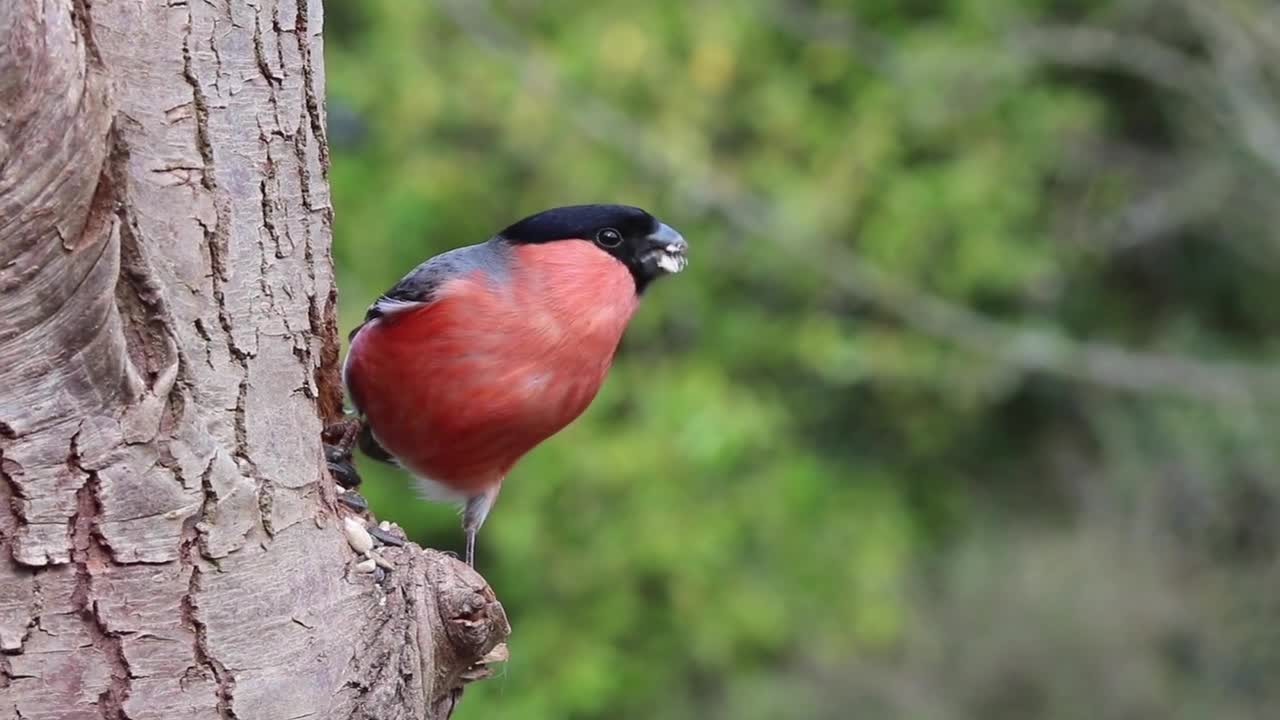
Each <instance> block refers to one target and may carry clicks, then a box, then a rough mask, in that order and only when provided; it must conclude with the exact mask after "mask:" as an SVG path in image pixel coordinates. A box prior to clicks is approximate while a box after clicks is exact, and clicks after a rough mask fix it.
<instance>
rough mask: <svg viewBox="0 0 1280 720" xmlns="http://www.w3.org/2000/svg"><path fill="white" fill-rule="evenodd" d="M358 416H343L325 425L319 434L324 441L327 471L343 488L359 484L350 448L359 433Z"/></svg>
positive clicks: (358, 476) (358, 475) (359, 422)
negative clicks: (341, 418) (343, 417)
mask: <svg viewBox="0 0 1280 720" xmlns="http://www.w3.org/2000/svg"><path fill="white" fill-rule="evenodd" d="M360 425H361V421H360V419H359V418H350V417H349V418H345V419H343V420H339V421H338V422H336V423H334V424H332V425H330V426H328V427H326V428H325V429H324V432H322V433H321V434H320V438H321V440H322V441H323V443H324V459H325V462H326V463H328V465H329V473H330V474H332V475H333V479H334V481H335V482H337V483H338V484H339V485H341V486H342V487H344V488H353V487H356V486H358V485H359V484H360V474H359V473H357V472H356V465H355V460H354V459H353V458H352V456H351V449H352V448H353V447H354V446H355V442H356V438H357V437H358V436H359V434H360Z"/></svg>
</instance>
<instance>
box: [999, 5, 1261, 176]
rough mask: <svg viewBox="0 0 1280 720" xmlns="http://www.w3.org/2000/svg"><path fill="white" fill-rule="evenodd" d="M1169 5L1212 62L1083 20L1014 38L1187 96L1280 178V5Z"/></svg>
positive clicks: (1024, 46) (1034, 51)
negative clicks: (1277, 72) (1279, 11)
mask: <svg viewBox="0 0 1280 720" xmlns="http://www.w3.org/2000/svg"><path fill="white" fill-rule="evenodd" d="M1169 5H1170V6H1171V7H1174V8H1176V9H1178V10H1179V11H1180V12H1181V13H1182V14H1183V15H1184V16H1185V17H1186V19H1187V24H1188V27H1189V29H1190V30H1191V31H1192V32H1193V33H1195V34H1196V35H1197V36H1198V37H1199V39H1200V40H1201V41H1203V43H1204V44H1205V46H1206V47H1207V48H1208V56H1209V57H1208V59H1207V60H1200V59H1197V58H1195V57H1192V56H1191V55H1189V54H1188V53H1186V52H1183V51H1182V50H1179V49H1177V48H1175V47H1173V46H1171V45H1169V44H1167V43H1164V42H1162V41H1161V40H1159V39H1158V38H1156V37H1154V36H1152V35H1146V34H1136V33H1124V32H1117V31H1115V30H1111V29H1108V28H1101V27H1089V26H1083V25H1077V26H1067V27H1062V26H1038V27H1031V28H1023V29H1021V30H1019V31H1018V32H1017V33H1016V35H1014V36H1013V37H1012V40H1011V42H1012V45H1013V47H1014V48H1015V50H1017V51H1019V52H1022V53H1023V54H1025V55H1027V56H1028V57H1030V58H1032V59H1035V60H1038V61H1041V62H1049V63H1054V64H1058V65H1064V66H1071V67H1082V68H1089V69H1099V70H1101V69H1106V70H1114V71H1119V72H1123V73H1126V74H1129V75H1131V76H1133V77H1135V78H1138V79H1140V80H1143V81H1145V82H1147V83H1149V84H1151V85H1152V86H1154V87H1157V88H1160V89H1162V90H1165V91H1167V92H1171V93H1175V94H1177V95H1179V96H1180V97H1181V98H1182V99H1184V100H1186V101H1187V102H1188V103H1189V105H1190V106H1191V107H1193V108H1196V109H1197V110H1199V111H1201V112H1203V113H1204V114H1205V115H1206V116H1207V117H1208V118H1209V119H1210V120H1211V121H1212V122H1213V123H1214V124H1215V125H1216V126H1218V127H1219V129H1220V130H1222V131H1223V132H1225V133H1226V135H1225V137H1226V138H1227V139H1230V140H1232V141H1235V142H1238V143H1239V144H1240V146H1241V147H1243V148H1244V149H1245V150H1246V151H1248V152H1249V153H1250V154H1251V155H1252V156H1253V157H1254V158H1256V159H1257V160H1258V161H1259V162H1260V163H1261V164H1262V165H1263V167H1264V168H1266V169H1267V171H1268V172H1269V174H1271V175H1273V176H1274V178H1273V179H1280V97H1278V96H1277V93H1276V90H1275V88H1274V87H1273V85H1274V82H1275V81H1274V79H1273V80H1272V82H1270V83H1269V82H1268V78H1267V73H1268V69H1270V70H1271V72H1274V68H1276V67H1277V66H1278V65H1280V28H1277V27H1276V24H1277V21H1276V19H1275V17H1276V13H1275V11H1274V10H1272V11H1271V12H1270V13H1269V14H1268V13H1264V12H1262V11H1261V8H1256V7H1255V9H1257V10H1258V12H1256V13H1253V12H1252V11H1251V10H1250V6H1251V5H1254V4H1252V3H1248V2H1237V3H1229V5H1230V8H1228V7H1226V6H1227V5H1228V3H1220V2H1203V0H1176V2H1172V3H1169Z"/></svg>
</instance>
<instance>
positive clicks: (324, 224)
mask: <svg viewBox="0 0 1280 720" xmlns="http://www.w3.org/2000/svg"><path fill="white" fill-rule="evenodd" d="M321 23H322V18H321V6H320V2H319V0H296V2H295V1H291V0H280V1H273V0H264V1H263V2H261V3H260V4H258V5H250V4H249V3H247V2H243V1H241V0H232V1H231V2H229V3H188V2H183V1H182V0H170V2H169V3H167V4H166V3H163V2H154V1H148V2H136V3H125V2H119V1H108V0H97V1H96V2H89V1H88V0H13V2H3V3H0V308H2V309H3V310H2V311H0V720H8V719H9V718H28V719H29V718H82V717H83V718H132V719H133V720H141V719H144V718H173V717H182V718H239V719H240V720H248V719H250V718H270V719H272V720H275V719H278V718H295V717H308V716H310V717H317V718H321V717H323V718H344V717H350V718H357V717H359V718H364V717H378V718H443V717H447V716H448V714H449V712H450V711H451V708H452V705H453V703H454V702H455V701H456V699H457V695H458V692H459V691H460V688H461V687H462V685H463V683H465V682H467V681H468V680H471V679H475V678H478V677H481V676H483V675H484V674H485V671H484V668H483V664H482V665H479V666H477V664H476V663H477V662H478V661H480V660H481V658H483V657H484V656H486V654H490V653H491V652H492V651H493V650H494V648H495V647H497V646H498V645H499V643H500V642H501V641H502V640H503V639H504V638H505V636H506V633H507V631H508V628H507V624H506V619H505V616H504V615H503V613H502V608H501V605H500V604H499V603H498V602H497V600H496V598H494V596H493V593H492V591H491V590H490V589H489V588H488V586H487V585H486V584H485V583H484V581H483V580H482V579H481V578H480V577H479V576H477V575H475V573H474V572H472V571H471V570H470V569H469V568H467V567H466V566H465V565H462V564H461V563H459V562H458V561H457V560H455V559H453V558H452V557H449V556H446V555H443V554H440V553H435V552H431V551H423V550H422V549H420V548H417V547H414V546H412V545H408V546H406V547H404V548H386V549H384V550H383V551H382V557H383V558H385V559H387V560H389V561H390V562H391V563H392V564H393V565H394V570H393V571H392V572H391V573H390V574H389V575H388V576H387V577H386V579H385V580H384V581H383V582H381V583H378V582H375V579H374V575H372V574H369V573H360V572H357V571H356V570H355V569H354V565H355V561H356V560H357V559H358V558H357V557H356V556H355V554H354V553H353V551H352V550H351V549H350V547H349V546H348V545H347V542H346V539H345V537H344V535H343V534H342V532H341V522H340V512H341V511H340V510H339V509H338V505H337V504H336V503H335V502H334V494H333V484H332V482H331V480H330V478H329V477H328V474H327V472H326V470H325V464H324V459H323V453H322V449H321V446H320V431H321V427H322V425H323V422H324V421H328V420H333V419H335V418H336V417H337V416H338V414H339V413H340V409H341V391H340V388H339V386H338V381H337V359H338V352H337V347H338V346H337V339H336V338H337V336H336V327H335V320H334V314H335V313H334V305H335V297H336V296H335V290H334V287H333V273H332V263H331V257H330V228H331V224H332V212H331V209H330V206H329V195H328V184H327V181H326V172H327V167H328V153H327V147H326V144H325V137H324V106H323V84H324V71H323V64H322V60H321V58H322V52H321V45H320V30H321ZM495 658H496V656H494V655H490V659H491V660H492V659H495Z"/></svg>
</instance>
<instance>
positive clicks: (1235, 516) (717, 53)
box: [325, 0, 1280, 720]
mask: <svg viewBox="0 0 1280 720" xmlns="http://www.w3.org/2000/svg"><path fill="white" fill-rule="evenodd" d="M326 11H327V17H326V27H325V40H326V62H327V73H328V92H329V105H328V110H329V121H330V129H329V133H330V134H329V137H330V140H331V142H332V149H333V153H332V173H331V180H332V183H333V191H334V206H335V208H336V211H337V222H336V231H335V255H336V260H337V269H338V279H339V286H340V287H341V289H342V292H341V302H342V306H341V317H340V322H341V326H342V331H343V334H344V335H345V333H346V332H347V331H348V330H349V329H350V328H352V327H354V325H355V324H356V323H357V322H358V320H359V318H360V317H361V315H362V313H363V311H364V308H365V307H366V305H367V304H368V303H369V302H370V301H372V299H373V298H374V297H376V295H377V294H378V293H379V292H381V291H382V290H383V289H385V288H386V287H387V286H389V285H390V284H391V283H393V282H394V281H395V280H396V279H398V278H399V277H400V276H401V275H402V274H403V273H404V272H406V271H407V270H409V269H410V268H411V267H413V266H414V265H416V264H417V263H418V262H420V261H421V260H423V259H424V258H426V257H428V256H430V255H432V254H435V253H437V252H440V251H442V250H445V249H448V248H450V247H454V246H457V245H463V244H470V243H473V242H478V241H481V240H483V239H485V238H486V237H488V236H489V235H490V234H491V233H493V232H495V231H496V230H497V229H499V228H501V227H502V226H504V225H506V224H508V223H510V222H512V221H514V220H516V219H518V218H520V217H522V216H524V215H526V214H528V213H531V212H534V211H536V210H540V209H543V208H546V207H549V206H553V205H561V204H571V203H580V202H601V201H603V202H624V203H629V204H635V205H640V206H643V207H645V208H647V209H650V210H652V211H653V212H654V213H655V214H657V215H658V216H659V217H661V218H663V219H664V220H666V221H668V222H669V223H671V224H672V225H674V226H675V227H676V228H678V229H679V230H681V231H682V232H683V233H684V235H685V236H686V237H687V238H688V239H689V240H690V242H691V245H692V256H691V257H692V264H691V266H690V268H689V270H688V271H686V272H685V273H684V274H682V275H679V276H677V277H675V278H672V279H668V280H664V281H661V282H660V283H658V284H656V285H655V286H654V287H653V288H652V290H651V291H650V293H648V294H647V296H646V298H645V302H644V303H643V307H642V308H641V311H640V313H639V315H638V317H637V318H636V320H635V322H634V324H633V325H632V327H631V329H630V330H629V331H628V334H627V336H626V339H625V341H624V344H623V348H622V351H621V353H620V356H619V359H618V363H617V365H616V367H615V369H614V371H613V373H612V374H611V376H610V379H609V381H608V383H607V384H606V386H605V388H604V390H603V391H602V393H601V395H600V396H599V398H598V399H597V400H596V402H595V404H594V405H593V406H592V407H591V409H590V410H589V411H588V412H587V413H586V415H585V416H584V417H582V418H581V419H580V420H579V421H578V422H576V423H575V424H574V425H572V426H571V427H570V428H569V429H567V430H566V431H564V432H563V433H562V434H560V435H558V436H556V437H555V438H554V439H552V440H551V441H549V442H547V443H546V444H545V445H543V446H542V447H540V448H539V449H537V450H536V451H534V452H533V453H532V454H531V455H530V456H529V457H528V458H527V459H526V460H525V461H524V462H523V463H522V464H520V465H519V466H517V468H516V470H515V471H514V473H513V474H512V476H511V477H510V478H509V479H508V481H507V483H506V485H505V487H504V490H503V493H502V496H501V498H500V499H499V501H498V504H497V506H496V508H495V510H494V512H493V514H492V515H491V516H490V518H489V521H488V523H487V524H486V526H485V528H484V531H483V532H482V533H481V535H480V541H479V549H478V555H479V563H478V564H479V568H480V570H481V571H482V572H483V573H484V575H485V576H486V578H488V579H489V580H490V582H491V583H492V585H493V587H494V588H495V589H496V591H497V592H498V595H499V596H500V598H501V599H502V601H503V603H504V604H505V606H506V608H507V611H508V613H509V615H510V617H511V620H512V625H513V628H514V630H513V635H512V638H511V650H512V658H511V661H510V662H509V663H508V664H507V665H506V666H505V668H504V669H503V670H502V671H501V674H500V675H499V676H498V677H497V678H495V679H493V680H490V681H488V682H484V683H480V684H477V685H474V686H472V687H471V688H470V689H468V690H467V693H466V697H465V699H464V701H463V702H462V704H461V706H460V709H459V712H458V713H457V717H459V718H462V719H464V720H466V719H478V718H521V719H527V720H542V719H547V720H550V719H552V718H555V719H562V718H575V719H576V718H583V719H586V718H664V719H666V718H671V719H673V720H681V719H684V718H726V719H727V718H735V719H737V718H747V719H753V718H848V717H858V718H922V719H930V718H937V719H951V718H984V719H994V720H1005V719H1008V720H1014V719H1018V720H1024V719H1026V718H1050V719H1057V718H1080V719H1082V720H1083V719H1085V718H1090V719H1093V718H1103V719H1110V718H1118V719H1129V718H1134V719H1136V718H1213V719H1215V720H1231V719H1234V718H1242V719H1243V718H1260V717H1276V716H1277V712H1280V711H1276V710H1275V708H1276V707H1277V702H1280V683H1277V682H1276V679H1277V677H1280V568H1278V567H1277V563H1276V557H1277V548H1278V539H1280V536H1278V535H1277V531H1278V530H1280V512H1278V510H1280V463H1278V457H1277V455H1278V454H1280V451H1278V449H1277V430H1276V421H1277V419H1280V370H1278V368H1277V366H1276V359H1277V357H1280V342H1278V339H1280V335H1278V334H1277V331H1280V229H1278V228H1280V203H1277V191H1278V190H1280V70H1278V69H1280V9H1278V6H1277V5H1276V4H1274V3H1271V2H1263V1H1262V0H1213V1H1212V2H1210V1H1208V0H1097V1H1096V2H1071V1H1070V0H936V1H933V2H924V1H922V0H896V1H895V2H889V1H888V0H862V1H861V2H851V1H849V2H810V1H801V0H796V1H794V2H778V1H766V0H747V1H743V2H680V1H677V0H659V1H656V2H647V3H620V2H618V3H610V2H596V3H585V2H566V1H557V2H531V1H530V0H518V1H517V0H512V1H509V2H501V3H484V2H471V1H469V0H456V1H454V2H444V3H435V2H404V1H403V0H360V1H357V0H330V2H328V3H326ZM361 471H362V472H363V474H364V475H365V482H366V484H365V486H364V492H366V494H367V496H368V497H369V499H370V500H371V502H372V504H373V505H374V508H375V510H376V511H377V513H378V514H379V516H381V517H383V518H389V519H392V520H394V521H396V522H398V523H400V524H401V525H402V526H404V527H405V529H406V530H407V531H408V532H409V533H410V534H411V536H412V537H414V538H415V539H417V540H419V541H421V542H423V543H424V544H428V545H431V546H434V547H438V548H445V549H453V550H458V549H460V548H461V544H462V534H461V531H460V529H459V521H458V517H457V514H456V511H455V510H454V509H453V508H450V507H448V506H440V505H430V504H427V503H425V502H423V501H420V500H418V499H417V497H416V495H415V493H414V491H413V490H412V489H411V486H410V482H409V480H408V479H407V478H406V477H405V476H404V475H403V474H402V473H400V472H398V471H395V470H390V469H386V468H383V467H379V466H377V465H376V464H375V463H372V462H369V461H367V460H365V459H361Z"/></svg>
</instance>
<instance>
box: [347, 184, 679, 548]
mask: <svg viewBox="0 0 1280 720" xmlns="http://www.w3.org/2000/svg"><path fill="white" fill-rule="evenodd" d="M687 251H688V245H687V244H686V242H685V240H684V238H683V237H681V235H680V233H678V232H676V231H675V230H673V229H672V228H671V227H670V226H668V225H666V224H665V223H662V222H660V221H659V220H658V219H657V218H655V217H654V216H653V215H650V214H649V213H648V212H645V211H644V210H641V209H640V208H636V207H630V206H626V205H574V206H568V207H558V208H553V209H550V210H546V211H543V212H540V213H537V214H535V215H531V216H529V217H526V218H524V219H523V220H520V221H519V222H516V223H515V224H513V225H511V226H509V227H507V228H506V229H504V230H502V231H501V232H499V233H498V234H496V235H494V236H493V237H491V238H490V239H489V240H487V241H486V242H482V243H479V244H477V245H469V246H466V247H460V248H456V249H453V250H449V251H448V252H445V253H442V254H440V255H437V256H435V257H433V258H431V259H429V260H427V261H426V262H424V263H422V264H421V265H419V266H417V267H416V268H414V269H413V270H412V271H410V272H409V274H407V275H405V276H404V277H403V278H401V280H400V281H399V282H397V283H396V284H395V285H394V286H393V287H392V288H391V289H390V290H388V291H387V292H385V293H383V294H382V295H381V296H380V297H379V298H378V299H377V301H376V302H374V303H373V305H371V306H370V307H369V309H368V311H367V312H366V314H365V317H364V321H363V322H362V323H361V324H360V325H359V326H358V327H357V328H356V329H355V330H353V331H352V333H351V336H350V340H351V342H350V348H349V350H348V353H347V357H346V361H345V362H344V364H343V368H342V378H343V383H344V384H345V386H346V388H347V392H348V394H349V396H350V398H351V402H352V404H353V406H354V408H355V415H356V421H355V424H353V425H351V426H350V427H349V428H348V431H347V433H346V439H345V443H346V448H344V449H341V450H339V455H342V453H345V457H346V458H347V461H348V462H347V467H348V468H350V464H349V459H350V446H351V445H353V444H358V445H359V446H360V448H361V450H363V451H364V453H365V454H366V455H368V456H369V457H372V458H374V459H377V460H380V461H383V462H389V463H393V464H396V465H399V466H400V467H402V468H404V469H405V470H407V471H408V472H409V473H411V474H412V475H413V476H414V477H415V478H417V480H418V483H419V485H420V486H421V489H422V491H423V494H424V495H425V496H426V497H427V498H429V499H433V500H440V501H448V502H458V503H465V505H464V509H463V513H462V527H463V530H464V532H465V533H466V561H467V564H468V565H472V564H474V561H475V541H476V533H477V531H479V529H480V526H481V525H482V524H483V523H484V520H485V517H486V516H487V515H488V514H489V510H490V509H491V508H492V507H493V504H494V501H495V500H496V498H497V497H498V491H499V489H500V488H501V486H502V482H503V479H504V478H505V477H506V476H507V473H508V472H510V471H511V468H512V467H513V466H514V465H515V464H516V462H517V461H518V460H519V459H520V458H521V457H522V456H524V455H525V454H526V453H528V452H529V451H530V450H532V449H533V448H534V447H536V446H537V445H538V444H540V443H541V442H542V441H544V440H546V439H547V438H549V437H551V436H552V435H554V434H555V433H557V432H559V431H560V430H561V429H562V428H564V427H565V426H566V425H568V424H569V423H570V422H572V421H573V420H574V419H576V418H577V417H578V416H579V415H581V414H582V412H583V411H584V410H586V408H587V406H588V405H589V404H590V403H591V401H592V399H593V398H595V396H596V392H597V391H598V390H599V389H600V386H601V384H602V383H603V382H604V378H605V375H606V373H607V372H608V370H609V367H610V365H611V363H612V362H613V357H614V353H615V352H616V351H617V348H618V343H619V341H620V340H621V339H622V334H623V331H624V330H625V329H626V327H627V324H628V322H629V321H630V320H631V317H632V315H633V314H634V313H635V311H636V308H637V305H638V304H639V302H640V297H641V296H642V295H643V294H644V292H645V290H647V289H648V288H649V286H650V284H651V283H652V282H653V281H654V280H656V279H657V278H659V277H662V276H663V275H667V274H673V273H678V272H680V271H681V270H683V269H684V268H685V265H686V264H687V262H688V261H687ZM331 459H332V457H331ZM351 478H355V475H354V471H352V472H350V473H349V475H348V479H349V480H350V484H354V483H356V482H358V478H355V479H354V480H351Z"/></svg>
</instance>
